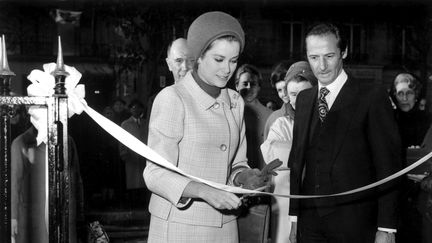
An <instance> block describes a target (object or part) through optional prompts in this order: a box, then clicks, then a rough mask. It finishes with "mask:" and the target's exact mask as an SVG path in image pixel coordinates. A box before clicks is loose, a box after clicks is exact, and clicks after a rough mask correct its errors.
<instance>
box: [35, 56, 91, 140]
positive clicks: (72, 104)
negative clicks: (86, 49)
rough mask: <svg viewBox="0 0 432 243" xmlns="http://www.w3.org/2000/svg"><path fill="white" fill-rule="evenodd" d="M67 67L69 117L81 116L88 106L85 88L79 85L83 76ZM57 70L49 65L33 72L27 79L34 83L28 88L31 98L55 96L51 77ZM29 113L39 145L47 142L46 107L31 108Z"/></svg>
mask: <svg viewBox="0 0 432 243" xmlns="http://www.w3.org/2000/svg"><path fill="white" fill-rule="evenodd" d="M64 66H65V70H66V72H68V73H69V76H67V77H66V79H65V87H66V94H67V96H68V116H69V118H70V117H72V116H73V115H74V114H81V113H82V112H83V111H84V104H86V102H85V100H84V97H85V88H84V85H83V84H78V82H79V81H80V79H81V77H82V75H81V73H80V72H79V71H78V70H76V69H75V68H74V67H70V66H67V65H64ZM55 68H56V64H55V63H48V64H44V65H43V70H44V71H41V70H38V69H35V70H33V71H31V73H30V75H28V76H27V79H28V80H30V81H31V82H32V84H30V85H29V86H28V87H27V93H28V95H29V96H52V95H53V94H54V87H55V79H54V76H52V75H51V72H53V71H54V70H55ZM28 113H29V114H30V116H31V117H30V121H31V123H32V124H33V125H34V126H35V128H36V129H37V130H38V135H37V137H36V141H37V145H40V144H41V143H42V142H45V143H46V141H47V130H48V129H47V109H46V108H45V107H37V106H31V107H30V108H29V111H28Z"/></svg>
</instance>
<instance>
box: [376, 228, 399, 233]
mask: <svg viewBox="0 0 432 243" xmlns="http://www.w3.org/2000/svg"><path fill="white" fill-rule="evenodd" d="M378 230H379V231H384V232H387V233H396V232H397V230H396V229H389V228H382V227H378Z"/></svg>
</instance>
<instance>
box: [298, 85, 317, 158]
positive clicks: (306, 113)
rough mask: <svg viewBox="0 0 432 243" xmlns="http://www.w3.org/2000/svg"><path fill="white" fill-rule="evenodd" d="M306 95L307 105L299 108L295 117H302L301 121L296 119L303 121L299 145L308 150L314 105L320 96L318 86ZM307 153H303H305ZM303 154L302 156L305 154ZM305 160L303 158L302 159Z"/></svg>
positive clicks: (300, 125) (300, 127)
mask: <svg viewBox="0 0 432 243" xmlns="http://www.w3.org/2000/svg"><path fill="white" fill-rule="evenodd" d="M305 92H307V93H306V94H307V95H305V99H304V100H305V103H304V105H303V106H302V107H299V109H298V111H296V113H295V116H296V118H297V116H301V118H300V117H299V119H295V120H298V121H301V122H300V124H298V126H299V138H300V139H301V140H300V141H299V144H301V147H303V148H307V146H308V141H309V136H310V133H311V129H310V127H311V121H312V114H313V112H314V103H315V102H316V101H317V95H318V86H314V87H313V88H311V89H310V90H308V91H305ZM304 152H305V151H303V153H304ZM303 153H302V154H303ZM301 159H302V160H303V158H301Z"/></svg>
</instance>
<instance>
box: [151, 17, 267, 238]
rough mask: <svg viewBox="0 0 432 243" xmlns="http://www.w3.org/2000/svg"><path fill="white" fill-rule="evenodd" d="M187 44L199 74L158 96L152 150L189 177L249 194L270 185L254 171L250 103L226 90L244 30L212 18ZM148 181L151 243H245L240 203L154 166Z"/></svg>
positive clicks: (201, 21) (198, 25)
mask: <svg viewBox="0 0 432 243" xmlns="http://www.w3.org/2000/svg"><path fill="white" fill-rule="evenodd" d="M187 42H188V46H189V47H190V51H191V53H192V55H193V56H194V58H195V60H196V62H195V67H194V68H193V70H192V71H190V72H188V73H187V74H186V76H185V77H184V78H183V79H182V81H181V82H178V83H176V84H174V85H171V86H169V87H166V88H164V89H163V90H162V91H161V92H159V94H158V95H157V96H156V98H155V101H154V103H153V107H152V111H151V116H150V125H149V136H148V145H149V147H151V148H152V149H154V150H155V151H156V152H157V153H159V154H160V155H162V156H163V157H164V158H166V159H167V160H168V161H170V162H172V163H173V164H174V165H175V166H177V167H178V168H180V169H182V170H183V171H184V172H185V173H187V174H189V175H193V176H196V177H199V178H202V179H206V180H210V181H213V182H217V183H220V184H228V185H234V186H240V185H242V186H243V187H244V188H249V189H255V188H258V187H263V186H265V185H267V183H268V182H269V181H270V179H269V177H270V176H269V174H270V173H272V171H271V170H269V171H268V172H269V173H265V172H262V171H260V170H258V169H251V168H250V167H249V166H248V163H247V162H248V161H247V157H246V142H245V141H246V138H245V126H244V119H243V111H244V101H243V99H242V98H241V97H240V95H239V94H238V93H237V92H236V91H234V90H231V89H229V88H226V84H227V83H228V80H229V79H230V78H231V77H232V75H233V74H234V72H235V69H236V67H237V60H238V58H239V55H240V52H241V50H243V47H244V32H243V29H242V27H241V26H240V23H239V22H238V21H237V20H236V19H235V18H233V17H232V16H230V15H228V14H226V13H223V12H208V13H205V14H203V15H201V16H199V17H198V18H197V19H196V20H195V21H194V22H193V23H192V24H191V26H190V28H189V31H188V37H187ZM266 171H267V170H266ZM144 180H145V182H146V185H147V187H148V188H149V189H150V191H152V197H151V199H150V204H149V211H150V213H151V219H150V229H149V238H148V242H149V243H151V242H185V243H186V242H187V243H191V242H197V243H198V242H233V243H236V242H238V241H239V237H238V228H237V215H236V212H237V211H236V209H237V208H238V207H239V206H240V205H241V203H242V201H241V200H240V198H239V197H238V196H237V195H235V194H233V193H231V192H227V191H223V190H220V189H217V188H214V187H210V186H208V185H206V184H203V183H200V182H197V181H193V180H191V179H190V178H188V177H185V176H182V175H180V174H177V173H175V172H173V171H170V170H168V169H165V168H162V167H160V166H157V165H155V164H153V163H152V162H151V161H149V162H148V163H147V166H146V168H145V170H144Z"/></svg>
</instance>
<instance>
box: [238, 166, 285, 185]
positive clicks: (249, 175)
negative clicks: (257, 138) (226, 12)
mask: <svg viewBox="0 0 432 243" xmlns="http://www.w3.org/2000/svg"><path fill="white" fill-rule="evenodd" d="M281 165H282V161H280V160H279V159H275V160H273V161H272V162H270V163H268V164H267V165H266V166H264V168H263V169H262V170H261V171H260V170H258V169H246V170H244V171H242V172H240V173H239V174H238V175H237V176H236V178H235V179H234V182H235V183H236V184H240V185H242V186H243V188H246V189H255V188H258V187H263V186H269V185H270V182H271V177H272V176H275V175H277V173H276V172H275V170H276V169H277V168H278V167H279V166H281Z"/></svg>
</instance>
